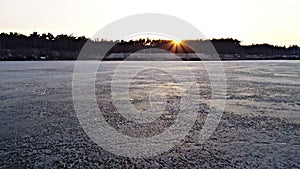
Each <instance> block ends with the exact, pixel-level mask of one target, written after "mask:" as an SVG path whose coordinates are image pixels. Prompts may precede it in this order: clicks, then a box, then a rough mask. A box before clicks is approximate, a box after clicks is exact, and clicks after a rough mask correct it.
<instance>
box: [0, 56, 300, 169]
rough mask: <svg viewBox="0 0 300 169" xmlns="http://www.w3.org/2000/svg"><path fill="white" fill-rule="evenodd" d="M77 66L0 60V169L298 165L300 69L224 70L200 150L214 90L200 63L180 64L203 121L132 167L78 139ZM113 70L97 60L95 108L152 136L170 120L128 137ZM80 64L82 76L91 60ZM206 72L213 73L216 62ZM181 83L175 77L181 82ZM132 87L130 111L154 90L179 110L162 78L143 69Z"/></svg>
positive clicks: (269, 64)
mask: <svg viewBox="0 0 300 169" xmlns="http://www.w3.org/2000/svg"><path fill="white" fill-rule="evenodd" d="M74 63H75V62H73V61H47V62H0V79H1V81H0V84H1V85H0V88H1V94H0V98H1V105H0V106H1V109H0V112H1V116H0V125H1V127H0V147H1V148H0V159H1V160H0V166H2V167H4V168H16V167H21V168H25V167H30V168H31V167H47V166H48V167H64V166H68V167H78V165H81V166H86V167H87V168H89V167H90V168H93V167H104V166H106V167H134V166H136V167H139V168H141V167H159V166H161V167H163V166H166V167H175V166H178V167H195V166H196V167H213V168H219V167H222V168H223V167H241V168H245V167H249V168H254V167H259V168H266V167H267V168H268V167H269V168H275V167H279V168H288V167H294V168H299V167H300V163H299V161H300V151H299V150H300V137H299V135H300V132H299V129H300V111H299V110H300V69H299V67H300V61H227V62H222V64H223V66H224V70H225V77H226V84H227V92H226V93H225V98H226V104H225V110H224V113H223V116H222V118H221V121H220V123H219V124H218V127H217V129H216V130H215V131H214V133H213V135H212V136H211V137H210V138H209V139H208V140H207V141H206V142H205V143H204V144H199V143H198V142H197V133H198V132H199V130H200V129H201V126H202V125H203V124H202V123H203V122H204V120H203V119H205V118H206V117H205V111H206V108H207V107H208V106H209V105H210V101H211V100H210V99H211V88H210V86H211V84H210V82H209V76H208V74H207V72H206V71H205V67H204V66H201V64H200V63H199V62H185V63H186V64H187V67H188V68H190V70H191V72H193V73H194V74H195V75H196V76H195V79H196V83H197V84H198V85H199V86H200V87H199V93H197V94H199V96H200V98H199V100H196V101H197V102H199V104H201V106H200V108H199V110H195V111H197V112H199V113H201V112H202V114H201V115H199V117H198V119H197V123H195V125H194V126H193V128H192V130H191V132H190V133H189V135H188V136H186V137H185V138H184V140H183V141H182V144H180V145H177V146H176V147H175V148H173V149H172V150H170V151H168V152H165V153H163V154H161V155H159V156H155V157H151V158H139V159H130V158H125V157H121V156H116V155H114V154H112V153H109V152H107V151H105V150H103V149H102V148H101V147H99V146H98V145H97V144H95V143H94V142H93V141H92V140H91V139H89V137H88V136H87V135H86V134H85V132H84V131H83V129H82V128H81V126H80V124H79V121H78V119H77V117H76V113H75V110H74V105H73V98H72V73H73V71H74ZM119 63H121V62H102V63H101V66H100V68H99V69H98V72H97V74H96V75H97V76H96V82H95V87H96V88H95V93H96V96H97V103H98V106H99V108H100V109H101V110H102V111H103V112H104V114H105V117H106V118H107V121H109V123H110V124H111V125H112V126H113V127H114V128H117V129H118V131H120V132H122V133H124V134H126V135H130V136H133V137H139V136H143V137H149V136H152V135H155V134H157V133H159V132H161V131H162V130H163V129H162V127H168V123H171V121H172V120H174V119H175V117H176V116H170V117H169V116H168V114H166V115H165V116H164V117H162V118H161V119H160V120H162V121H163V122H162V123H155V124H157V126H156V125H154V126H152V127H151V126H144V128H143V127H142V128H139V130H129V129H128V130H127V127H128V126H131V127H132V124H128V123H126V122H124V121H123V119H122V118H121V117H119V114H116V113H115V108H114V107H113V105H112V98H111V95H110V93H111V90H110V82H111V80H112V79H113V74H114V71H115V68H116V67H117V66H118V64H119ZM141 63H142V62H133V61H132V62H126V66H127V67H128V68H139V67H140V65H141ZM85 64H86V65H87V68H88V67H89V66H88V65H89V64H95V61H86V62H85ZM147 64H149V65H150V66H151V64H152V66H153V65H155V64H156V63H155V62H148V63H147ZM177 64H178V63H177V62H165V66H164V65H163V66H164V67H165V68H166V69H168V70H170V71H174V72H177V73H180V72H184V70H185V67H182V66H178V65H177ZM205 64H207V65H210V66H212V67H213V65H217V64H216V62H205ZM199 65H200V66H199ZM216 69H218V67H216ZM86 76H89V75H86ZM83 78H84V76H83ZM187 78H188V76H187V75H186V74H182V80H183V81H184V80H185V79H187ZM124 83H125V82H124ZM130 84H131V86H130V97H131V99H130V101H131V102H132V103H133V104H134V106H135V108H136V109H139V110H142V111H145V110H147V109H148V108H149V104H148V102H147V101H148V100H147V98H148V95H147V94H149V93H147V92H145V91H150V90H151V88H150V87H151V85H153V84H155V89H161V90H163V91H165V92H166V93H167V94H168V95H167V96H168V98H167V99H170V100H171V101H170V102H168V103H170V104H167V106H168V108H169V110H170V111H171V114H172V111H174V112H176V108H177V107H176V105H177V104H178V99H177V100H176V98H178V97H179V95H180V94H179V93H180V88H179V87H178V85H176V83H174V81H173V80H172V79H171V78H170V77H169V76H168V75H167V74H166V73H163V72H160V71H157V70H155V69H153V70H149V71H143V72H141V73H140V74H137V75H136V78H135V79H134V80H132V81H131V82H130ZM149 86H150V87H149ZM152 87H153V86H152ZM215 101H219V100H218V98H215ZM216 108H217V109H218V107H216ZM219 109H220V110H221V108H219ZM175 114H176V113H175ZM158 126H159V127H158ZM86 167H85V168H86Z"/></svg>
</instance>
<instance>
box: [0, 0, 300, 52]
mask: <svg viewBox="0 0 300 169" xmlns="http://www.w3.org/2000/svg"><path fill="white" fill-rule="evenodd" d="M141 13H162V14H168V15H172V16H176V17H178V18H180V19H183V20H185V21H187V22H189V23H191V24H193V25H194V26H196V27H197V28H198V29H199V30H200V31H201V32H202V33H203V34H204V35H205V36H206V37H207V38H227V37H232V38H236V39H239V40H242V41H243V44H252V43H270V44H273V45H286V46H289V45H292V44H296V45H298V46H300V0H193V1H191V0H181V1H179V0H151V1H142V0H85V1H83V0H48V1H46V0H1V1H0V14H1V17H0V32H19V33H23V34H27V35H28V34H30V33H32V32H33V31H37V32H39V33H47V32H50V33H53V34H55V35H56V34H61V33H64V34H71V33H73V34H74V35H76V36H78V35H85V36H87V37H92V36H93V35H94V34H95V33H96V32H97V31H98V30H100V29H101V28H102V27H104V26H106V25H107V24H109V23H111V22H114V21H116V20H118V19H121V18H123V17H126V16H130V15H134V14H141Z"/></svg>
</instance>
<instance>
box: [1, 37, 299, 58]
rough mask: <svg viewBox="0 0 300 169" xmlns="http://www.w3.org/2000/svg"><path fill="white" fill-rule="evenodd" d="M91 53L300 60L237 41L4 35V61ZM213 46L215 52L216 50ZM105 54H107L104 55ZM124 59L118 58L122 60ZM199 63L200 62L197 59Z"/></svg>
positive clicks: (293, 50)
mask: <svg viewBox="0 0 300 169" xmlns="http://www.w3.org/2000/svg"><path fill="white" fill-rule="evenodd" d="M85 44H88V45H86V47H85V48H84V49H85V50H90V51H92V52H90V53H89V54H88V55H87V56H86V57H85V59H92V60H94V59H101V60H113V59H109V57H108V56H109V55H111V54H112V53H123V54H131V53H134V52H137V51H141V50H145V49H150V48H157V49H162V50H164V51H167V52H170V53H175V54H188V53H203V54H207V55H209V54H210V53H211V51H212V50H214V49H215V50H216V52H217V53H218V54H219V56H220V58H221V60H245V59H247V60H251V59H300V48H299V46H297V45H293V46H289V47H286V46H274V45H270V44H253V45H241V41H240V40H237V39H233V38H226V39H210V40H201V39H196V40H182V41H180V42H175V41H173V40H165V39H150V38H146V39H136V40H129V41H124V40H115V41H113V40H105V39H101V40H100V39H89V38H86V37H85V36H79V37H76V36H73V35H72V34H71V35H66V34H60V35H56V36H54V35H53V34H51V33H43V34H39V33H37V32H33V33H32V34H30V35H28V36H26V35H23V34H20V33H15V32H10V33H1V34H0V61H22V60H76V59H77V58H78V55H79V53H80V51H81V50H82V49H83V47H84V45H85ZM212 46H213V47H214V49H212ZM103 51H107V52H105V53H103ZM122 59H124V58H114V60H122ZM196 60H197V59H196Z"/></svg>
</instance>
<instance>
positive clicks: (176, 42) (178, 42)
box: [172, 40, 181, 45]
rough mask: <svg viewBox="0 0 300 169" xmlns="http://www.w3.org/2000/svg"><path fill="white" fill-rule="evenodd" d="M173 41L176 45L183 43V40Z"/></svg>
mask: <svg viewBox="0 0 300 169" xmlns="http://www.w3.org/2000/svg"><path fill="white" fill-rule="evenodd" d="M172 43H173V44H174V45H180V44H181V40H172Z"/></svg>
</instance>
